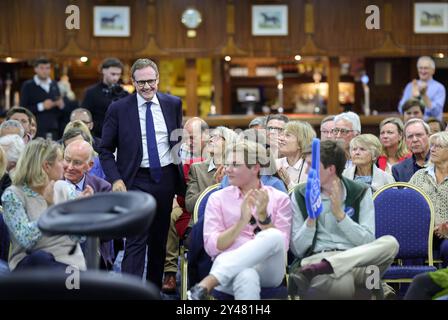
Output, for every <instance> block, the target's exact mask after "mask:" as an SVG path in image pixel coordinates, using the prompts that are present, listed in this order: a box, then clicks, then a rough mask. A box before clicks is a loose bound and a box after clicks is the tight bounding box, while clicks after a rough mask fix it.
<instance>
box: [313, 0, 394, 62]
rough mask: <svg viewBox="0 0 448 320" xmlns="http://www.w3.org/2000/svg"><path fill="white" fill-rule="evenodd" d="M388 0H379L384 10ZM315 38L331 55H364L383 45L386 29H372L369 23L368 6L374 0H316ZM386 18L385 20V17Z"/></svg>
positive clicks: (376, 2)
mask: <svg viewBox="0 0 448 320" xmlns="http://www.w3.org/2000/svg"><path fill="white" fill-rule="evenodd" d="M385 2H386V1H385V0H383V1H381V0H377V1H375V3H374V4H375V5H378V6H379V7H380V12H383V11H382V9H383V7H384V6H383V4H384V3H385ZM313 4H314V14H315V23H316V25H315V32H314V37H313V38H314V42H315V43H316V45H317V47H319V48H321V49H323V50H325V51H326V53H327V54H328V55H332V56H336V55H353V54H356V55H362V54H367V53H368V52H370V51H372V50H374V49H376V48H378V47H381V45H382V44H383V43H384V41H385V40H386V32H385V31H384V30H383V29H380V30H368V29H367V28H366V26H365V20H366V18H367V14H365V8H366V7H367V6H368V5H371V4H372V1H371V0H358V1H352V0H338V1H333V0H314V1H313ZM382 21H383V20H382Z"/></svg>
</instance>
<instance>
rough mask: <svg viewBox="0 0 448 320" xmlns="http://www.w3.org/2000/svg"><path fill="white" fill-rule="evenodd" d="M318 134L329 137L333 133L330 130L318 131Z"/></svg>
mask: <svg viewBox="0 0 448 320" xmlns="http://www.w3.org/2000/svg"><path fill="white" fill-rule="evenodd" d="M320 134H321V135H325V136H329V135H332V134H333V133H332V132H331V130H320Z"/></svg>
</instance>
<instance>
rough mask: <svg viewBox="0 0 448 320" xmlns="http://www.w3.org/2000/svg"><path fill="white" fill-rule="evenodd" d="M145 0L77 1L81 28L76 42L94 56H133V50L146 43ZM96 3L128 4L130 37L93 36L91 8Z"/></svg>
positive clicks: (140, 48) (142, 46)
mask: <svg viewBox="0 0 448 320" xmlns="http://www.w3.org/2000/svg"><path fill="white" fill-rule="evenodd" d="M146 4H147V3H146V0H131V1H124V0H120V1H114V2H113V3H110V2H104V1H102V2H100V1H92V0H84V1H79V4H78V5H79V8H80V11H81V29H80V30H79V32H78V34H77V39H76V41H77V43H78V45H79V47H80V48H81V49H83V50H87V51H89V52H90V54H91V55H92V56H95V57H102V58H104V57H106V56H116V57H118V58H131V57H134V55H135V52H136V51H138V50H142V49H143V48H144V47H145V45H146V38H147V25H146V17H147V10H146ZM96 5H126V6H130V15H131V36H130V37H94V36H93V8H94V6H96Z"/></svg>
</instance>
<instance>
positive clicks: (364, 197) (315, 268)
mask: <svg viewBox="0 0 448 320" xmlns="http://www.w3.org/2000/svg"><path fill="white" fill-rule="evenodd" d="M306 161H307V163H308V167H311V155H309V154H308V155H307V157H306ZM320 162H321V164H320V171H319V174H320V181H321V195H322V207H323V209H322V213H321V214H320V215H319V217H318V218H317V219H311V218H310V217H308V215H307V213H306V206H305V205H304V203H305V185H304V184H301V185H298V186H297V187H296V189H295V191H294V193H293V194H292V195H291V197H292V205H293V209H294V214H293V222H292V230H291V243H290V247H291V250H292V252H293V254H294V255H295V256H296V257H298V258H302V260H301V266H302V268H300V269H298V270H295V271H293V272H291V274H290V277H291V278H292V279H293V280H294V283H295V284H296V286H297V288H296V289H297V290H298V293H299V295H301V296H303V295H306V294H307V291H308V288H309V287H312V288H313V289H314V291H315V292H316V293H318V295H319V297H320V298H321V295H323V296H324V297H325V298H336V299H340V298H348V299H350V298H353V296H354V294H355V288H356V287H365V284H366V279H367V276H368V274H367V273H366V272H365V271H366V267H367V266H371V265H374V266H377V267H378V269H379V272H380V275H382V274H384V272H385V271H386V269H387V268H388V267H389V266H390V264H391V263H392V262H393V260H394V257H395V256H396V254H397V253H398V247H399V245H398V242H397V240H396V239H395V238H394V237H392V236H384V237H381V238H379V239H376V240H375V217H374V215H375V209H374V206H373V200H372V192H371V191H370V188H369V187H368V186H367V185H364V184H362V183H358V182H355V181H352V180H350V179H347V178H344V177H343V176H342V171H343V170H344V167H345V163H346V160H345V151H344V149H343V147H342V146H341V145H340V144H339V143H338V142H336V141H323V142H322V143H321V147H320Z"/></svg>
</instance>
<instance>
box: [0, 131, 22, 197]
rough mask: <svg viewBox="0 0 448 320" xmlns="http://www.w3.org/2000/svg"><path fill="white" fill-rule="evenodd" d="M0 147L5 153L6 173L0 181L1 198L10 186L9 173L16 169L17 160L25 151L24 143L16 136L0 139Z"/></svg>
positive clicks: (11, 135) (10, 135) (9, 135)
mask: <svg viewBox="0 0 448 320" xmlns="http://www.w3.org/2000/svg"><path fill="white" fill-rule="evenodd" d="M0 147H2V148H3V150H4V151H5V154H6V160H7V164H6V172H5V173H4V175H3V176H2V178H1V180H0V197H1V196H2V194H3V192H4V191H5V190H6V188H8V187H9V186H10V185H11V172H12V171H13V170H14V168H15V167H16V164H17V161H19V158H20V156H21V155H22V152H23V150H24V149H25V142H24V141H23V139H22V138H20V137H19V136H18V135H17V134H8V135H6V136H3V137H0ZM0 204H1V201H0Z"/></svg>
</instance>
